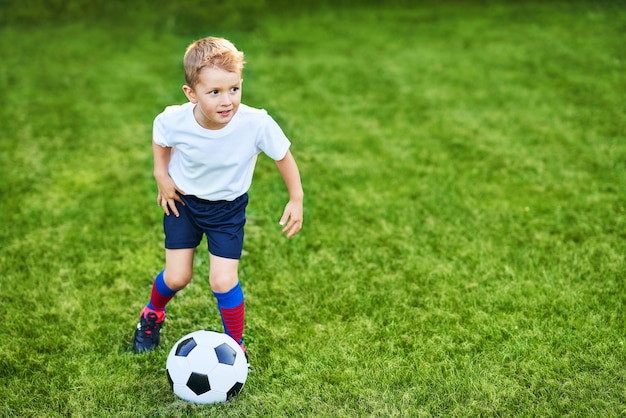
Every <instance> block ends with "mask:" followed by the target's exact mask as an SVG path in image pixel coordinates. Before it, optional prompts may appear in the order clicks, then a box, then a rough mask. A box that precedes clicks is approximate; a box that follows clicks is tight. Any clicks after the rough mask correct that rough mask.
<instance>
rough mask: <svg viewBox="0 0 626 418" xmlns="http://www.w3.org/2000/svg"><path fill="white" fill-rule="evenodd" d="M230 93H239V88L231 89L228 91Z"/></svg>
mask: <svg viewBox="0 0 626 418" xmlns="http://www.w3.org/2000/svg"><path fill="white" fill-rule="evenodd" d="M230 91H231V93H236V92H237V91H239V87H233V88H231V89H230Z"/></svg>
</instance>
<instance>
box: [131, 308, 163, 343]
mask: <svg viewBox="0 0 626 418" xmlns="http://www.w3.org/2000/svg"><path fill="white" fill-rule="evenodd" d="M164 320H165V312H157V311H153V310H152V309H149V308H148V307H146V308H144V310H143V311H142V312H141V316H140V318H139V323H138V324H137V329H136V330H135V337H134V339H133V348H134V349H135V351H137V352H139V353H142V352H147V351H152V350H154V349H155V348H157V346H158V345H159V342H160V341H161V327H162V326H163V321H164Z"/></svg>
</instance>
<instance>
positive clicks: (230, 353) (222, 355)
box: [215, 343, 237, 366]
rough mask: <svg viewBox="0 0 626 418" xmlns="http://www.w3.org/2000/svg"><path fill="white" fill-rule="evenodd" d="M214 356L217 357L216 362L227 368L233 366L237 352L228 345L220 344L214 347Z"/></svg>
mask: <svg viewBox="0 0 626 418" xmlns="http://www.w3.org/2000/svg"><path fill="white" fill-rule="evenodd" d="M215 354H216V355H217V361H219V362H220V363H221V364H228V365H229V366H232V365H233V364H235V359H236V358H237V352H236V351H235V350H233V348H232V347H231V346H229V345H228V344H226V343H222V344H220V345H218V346H217V347H215Z"/></svg>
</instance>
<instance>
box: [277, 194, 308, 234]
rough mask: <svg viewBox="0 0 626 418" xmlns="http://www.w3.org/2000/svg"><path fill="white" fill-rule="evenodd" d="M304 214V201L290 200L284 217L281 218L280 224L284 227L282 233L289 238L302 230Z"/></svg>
mask: <svg viewBox="0 0 626 418" xmlns="http://www.w3.org/2000/svg"><path fill="white" fill-rule="evenodd" d="M303 212H304V211H303V209H302V201H300V202H297V201H292V200H290V201H289V202H288V203H287V205H286V206H285V210H284V212H283V217H282V218H280V222H279V224H280V225H281V226H284V228H283V230H282V231H281V232H282V233H283V234H287V235H286V236H287V238H291V237H293V236H294V235H296V234H297V233H298V232H299V231H300V229H302V221H303Z"/></svg>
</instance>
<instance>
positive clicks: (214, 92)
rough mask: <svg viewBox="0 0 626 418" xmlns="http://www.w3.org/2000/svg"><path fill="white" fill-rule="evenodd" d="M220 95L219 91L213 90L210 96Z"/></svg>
mask: <svg viewBox="0 0 626 418" xmlns="http://www.w3.org/2000/svg"><path fill="white" fill-rule="evenodd" d="M218 93H219V91H217V90H211V91H210V92H209V94H213V95H215V94H218Z"/></svg>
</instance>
